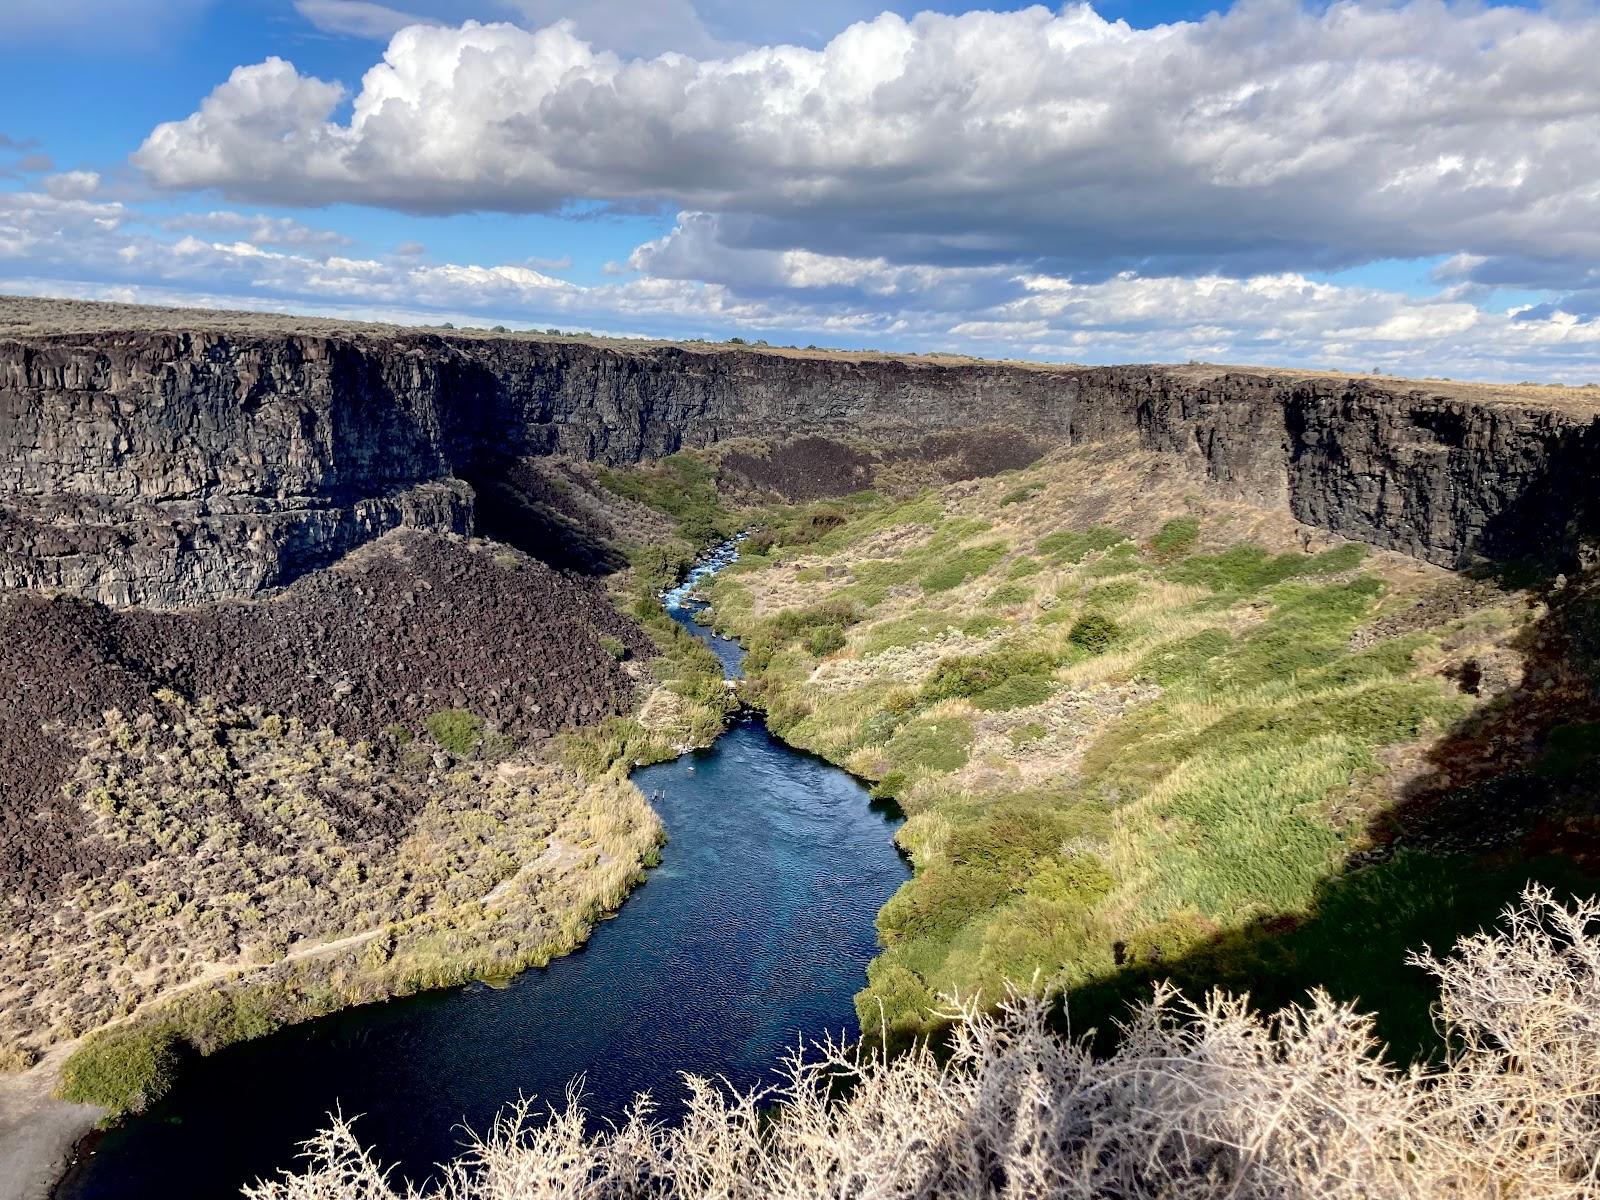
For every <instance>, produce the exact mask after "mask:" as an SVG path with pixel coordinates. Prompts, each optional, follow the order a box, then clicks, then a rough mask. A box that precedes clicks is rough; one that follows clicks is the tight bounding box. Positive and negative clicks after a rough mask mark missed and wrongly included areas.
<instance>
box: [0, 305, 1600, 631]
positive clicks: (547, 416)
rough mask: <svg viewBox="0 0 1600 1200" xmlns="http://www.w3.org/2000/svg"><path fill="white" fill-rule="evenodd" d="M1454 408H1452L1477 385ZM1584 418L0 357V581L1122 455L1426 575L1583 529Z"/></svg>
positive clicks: (669, 379)
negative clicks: (831, 452)
mask: <svg viewBox="0 0 1600 1200" xmlns="http://www.w3.org/2000/svg"><path fill="white" fill-rule="evenodd" d="M1480 391H1481V389H1480ZM1597 415H1600V401H1597V402H1595V403H1592V404H1587V405H1586V404H1584V403H1576V402H1575V403H1564V404H1555V403H1546V402H1543V401H1541V400H1540V399H1538V398H1537V397H1531V398H1528V399H1520V398H1519V397H1518V396H1517V395H1516V394H1515V393H1510V394H1507V395H1485V394H1475V393H1473V392H1472V390H1471V389H1463V388H1454V389H1452V388H1450V387H1448V386H1443V385H1441V386H1439V387H1435V386H1434V385H1399V384H1393V383H1379V382H1375V381H1369V380H1362V379H1351V378H1343V377H1340V378H1315V377H1313V378H1303V377H1294V376H1291V375H1288V374H1285V373H1281V372H1261V373H1255V372H1250V371H1222V370H1217V369H1209V368H1161V367H1108V368H1032V367H1024V366H1017V365H1008V364H998V363H979V362H972V363H965V362H950V361H940V362H931V361H927V360H918V359H896V358H887V357H884V358H872V357H843V356H840V357H825V356H796V355H785V354H780V353H770V352H761V351H753V350H752V351H730V350H720V349H718V350H705V351H701V350H691V349H686V348H682V347H663V346H643V347H638V348H633V347H623V346H608V345H597V344H593V343H587V342H555V341H541V340H533V339H528V338H515V337H508V338H499V339H494V338H481V337H468V336H458V337H441V336H437V335H433V334H428V333H421V332H417V333H411V332H394V333H370V334H369V333H348V334H331V333H330V334H310V333H293V332H261V333H259V334H251V333H231V332H230V333H221V332H212V333H207V332H194V333H165V332H129V333H110V332H94V333H79V334H52V335H33V334H28V335H24V336H21V337H18V338H12V339H6V340H0V587H7V588H30V589H60V590H63V591H67V592H70V593H73V594H76V595H81V596H86V597H91V598H94V599H99V600H102V601H104V602H106V603H108V604H113V605H117V606H126V605H149V606H154V607H169V608H170V607H179V606H185V605H191V604H198V603H204V602H207V601H211V600H216V599H219V598H226V597H243V596H251V595H256V594H258V593H260V592H262V591H263V590H266V589H269V588H272V587H276V586H280V585H283V584H285V583H287V582H289V581H291V580H292V579H294V578H296V577H298V576H299V575H301V574H303V573H305V572H306V571H308V570H311V569H314V568H316V567H319V566H323V565H326V564H327V563H329V562H332V561H334V560H335V559H337V558H338V557H339V556H341V555H342V554H344V553H346V552H348V551H349V550H350V549H352V548H354V547H355V546H358V545H361V544H364V543H366V542H368V541H371V540H373V539H374V538H376V537H377V536H379V535H381V534H382V533H384V532H386V531H388V530H390V529H394V528H399V527H417V528H424V529H432V530H437V531H448V532H461V531H465V530H468V529H470V528H471V526H472V522H473V500H474V496H473V490H472V488H470V487H469V486H467V485H466V484H465V483H463V482H462V480H463V479H464V478H473V479H475V480H478V481H480V482H481V481H483V480H484V479H486V478H488V479H492V478H493V475H494V472H495V471H496V470H497V469H499V464H503V463H508V462H511V461H513V460H514V459H515V458H516V457H517V456H528V455H544V454H553V453H559V454H564V455H570V456H574V457H578V458H586V459H592V460H598V461H603V462H607V463H613V464H616V463H627V462H633V461H637V460H639V459H640V458H647V457H654V456H659V455H663V454H669V453H671V452H673V451H675V450H678V449H681V448H683V447H685V446H707V445H711V444H713V443H716V442H720V441H724V440H727V439H730V438H760V439H766V440H782V439H787V438H798V437H805V436H822V437H831V438H839V439H855V440H860V441H864V442H866V443H868V444H871V445H874V446H885V445H896V444H909V443H912V442H915V441H917V440H918V439H921V438H924V437H926V436H927V435H930V434H938V433H948V432H949V431H953V430H965V429H973V428H978V427H988V428H997V429H1003V430H1006V431H1008V432H1009V433H1011V434H1013V435H1015V436H1018V437H1023V438H1026V439H1028V440H1030V441H1035V442H1039V443H1044V444H1048V443H1057V442H1062V441H1073V442H1082V441H1096V440H1103V439H1109V438H1124V437H1128V436H1130V435H1136V436H1137V438H1138V439H1139V441H1140V443H1141V444H1143V445H1144V446H1146V447H1148V448H1152V449H1158V450H1162V451H1167V452H1171V453H1174V454H1177V455H1180V456H1182V457H1184V458H1186V459H1189V460H1191V461H1193V462H1194V463H1195V464H1196V465H1197V466H1199V467H1201V468H1202V469H1203V471H1204V473H1205V476H1206V477H1207V478H1208V479H1210V480H1211V481H1212V482H1213V484H1214V486H1215V487H1216V488H1217V490H1218V491H1219V492H1220V493H1222V494H1224V495H1227V496H1229V497H1230V498H1237V499H1243V500H1248V501H1251V502H1254V503H1260V504H1266V505H1269V506H1273V507H1287V508H1288V509H1289V510H1290V511H1292V512H1293V513H1294V515H1295V516H1296V517H1298V518H1299V519H1301V520H1303V521H1306V522H1308V523H1310V524H1314V525H1319V526H1322V527H1325V528H1327V529H1330V530H1333V531H1335V532H1338V533H1341V534H1344V535H1346V536H1349V537H1352V538H1359V539H1361V540H1364V541H1368V542H1371V543H1374V544H1376V545H1381V546H1386V547H1391V548H1394V549H1398V550H1403V551H1405V552H1407V553H1410V554H1414V555H1416V556H1417V557H1419V558H1423V559H1426V560H1427V561H1430V562H1434V563H1439V564H1443V565H1450V566H1459V565H1463V564H1466V563H1468V562H1471V561H1473V560H1474V559H1477V558H1480V557H1488V558H1507V557H1516V556H1520V555H1522V554H1526V553H1528V552H1530V551H1533V550H1562V549H1564V548H1566V547H1568V546H1569V545H1571V544H1573V543H1574V539H1575V538H1576V537H1577V536H1578V535H1579V534H1580V533H1584V532H1586V531H1587V530H1588V529H1589V526H1590V523H1591V521H1592V513H1591V509H1590V502H1589V493H1590V491H1591V490H1592V486H1591V468H1590V466H1589V464H1590V463H1591V462H1593V461H1594V457H1593V456H1594V454H1595V452H1596V451H1597V450H1600V425H1597Z"/></svg>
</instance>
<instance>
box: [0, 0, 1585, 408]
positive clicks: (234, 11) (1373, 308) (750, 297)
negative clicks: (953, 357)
mask: <svg viewBox="0 0 1600 1200" xmlns="http://www.w3.org/2000/svg"><path fill="white" fill-rule="evenodd" d="M11 6H12V10H11V11H10V12H9V15H8V16H7V17H6V18H4V19H5V21H6V22H7V33H8V34H9V36H8V37H7V38H6V39H5V40H4V42H3V43H0V290H6V291H13V292H31V293H50V294H64V295H81V296H89V297H104V298H118V299H137V300H149V301H153V302H182V303H203V304H209V305H243V306H250V307H262V308H276V309H283V310H289V311H307V312H327V313H337V314H348V315H351V316H370V317H376V318H382V319H396V320H405V321H417V322H424V323H426V322H436V321H441V320H446V319H452V320H455V321H456V322H457V323H458V324H460V323H476V324H489V323H505V324H510V325H517V326H521V325H532V326H537V327H546V326H558V327H564V328H580V327H581V328H590V329H597V330H603V331H607V332H616V333H625V334H663V335H669V336H708V337H726V336H730V335H734V334H738V335H742V336H745V337H759V338H766V339H769V340H772V341H774V342H792V343H795V344H802V345H803V344H821V345H841V346H880V347H885V348H896V349H909V350H927V349H956V350H964V351H968V352H972V353H978V354H984V355H993V356H1004V357H1033V358H1041V359H1071V360H1078V361H1121V360H1129V359H1135V360H1150V359H1182V358H1203V359H1206V360H1210V361H1268V362H1281V363H1285V364H1290V365H1297V364H1299V365H1306V366H1342V367H1347V368H1355V369H1368V368H1380V369H1383V370H1385V371H1394V372H1396V373H1401V372H1405V373H1414V374H1421V373H1425V374H1440V375H1452V376H1461V377H1468V376H1480V377H1489V378H1525V377H1532V378H1549V379H1558V380H1563V381H1567V382H1584V381H1587V380H1588V379H1591V378H1600V320H1597V317H1600V148H1597V147H1600V138H1597V137H1595V135H1594V134H1595V130H1596V129H1597V128H1600V83H1597V82H1596V79H1595V75H1594V72H1593V69H1592V63H1593V62H1594V61H1600V16H1597V14H1596V10H1595V8H1594V6H1593V5H1591V4H1582V3H1580V4H1571V3H1567V4H1562V5H1560V6H1559V7H1555V8H1550V9H1545V8H1541V7H1539V6H1537V5H1528V6H1522V7H1514V6H1508V5H1499V6H1496V5H1484V4H1474V5H1470V6H1467V5H1459V6H1458V5H1449V4H1445V3H1442V2H1416V3H1393V4H1366V3H1361V4H1357V3H1347V4H1334V5H1319V6H1317V7H1303V6H1297V5H1296V4H1295V3H1293V2H1292V0H1250V2H1249V3H1246V4H1242V5H1238V6H1234V7H1231V8H1229V7H1224V8H1223V9H1221V10H1220V11H1213V9H1212V8H1211V6H1205V5H1193V4H1182V3H1172V4H1150V3H1131V2H1126V0H1124V2H1122V3H1112V2H1109V0H1107V2H1106V3H1102V4H1099V5H1096V6H1094V7H1093V8H1088V7H1082V8H1080V7H1078V6H1067V7H1064V8H1058V9H1054V10H1051V9H1042V8H1023V7H1021V6H1015V7H1010V8H1006V7H1002V8H1000V9H998V10H996V9H972V8H969V7H968V6H964V5H956V4H948V3H946V4H942V5H911V4H902V5H896V6H889V7H885V6H883V5H881V4H863V3H855V2H853V0H817V2H815V3H812V4H808V5H806V6H803V7H802V6H793V5H751V4H737V3H732V2H729V0H653V2H652V3H648V4H647V3H640V2H637V0H601V2H600V3H594V2H591V3H589V4H571V3H563V2H562V0H412V2H410V3H407V2H406V0H396V2H395V3H394V4H377V3H371V2H368V0H227V2H223V0H11ZM471 20H477V21H483V22H503V23H507V24H503V25H501V26H499V27H498V28H497V29H495V30H490V31H485V30H482V29H478V30H474V29H472V28H471V27H468V26H466V25H465V24H464V23H465V22H468V21H471ZM557 22H562V24H559V25H558V24H557ZM858 22H860V23H863V24H860V25H857V24H856V23H858ZM853 25H854V26H855V28H854V29H852V28H851V27H852V26H853ZM391 39H393V40H392V43H391ZM783 47H791V49H784V48H783ZM662 54H667V55H668V57H667V58H665V59H662V58H658V56H659V55H662ZM386 56H387V57H386ZM385 62H387V66H385V67H383V68H382V69H381V70H379V71H376V72H374V75H373V76H371V77H369V76H368V75H367V73H368V72H369V71H372V70H373V68H375V67H378V66H379V65H380V64H383V63H385ZM364 79H365V80H366V82H364Z"/></svg>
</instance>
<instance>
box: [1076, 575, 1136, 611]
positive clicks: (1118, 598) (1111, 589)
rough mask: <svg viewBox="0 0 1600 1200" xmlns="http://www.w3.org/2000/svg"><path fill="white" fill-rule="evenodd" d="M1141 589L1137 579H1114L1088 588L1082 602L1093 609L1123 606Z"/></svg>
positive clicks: (1131, 601)
mask: <svg viewBox="0 0 1600 1200" xmlns="http://www.w3.org/2000/svg"><path fill="white" fill-rule="evenodd" d="M1143 590H1144V589H1143V588H1141V587H1140V586H1139V583H1138V581H1137V580H1133V579H1114V580H1112V581H1111V582H1110V583H1101V584H1097V585H1095V586H1094V587H1092V588H1090V589H1089V590H1088V591H1087V592H1085V593H1084V597H1083V602H1084V604H1085V606H1087V607H1089V608H1093V609H1100V610H1104V609H1108V608H1124V607H1126V606H1127V605H1129V604H1131V603H1133V601H1135V600H1137V599H1138V598H1139V593H1140V592H1141V591H1143Z"/></svg>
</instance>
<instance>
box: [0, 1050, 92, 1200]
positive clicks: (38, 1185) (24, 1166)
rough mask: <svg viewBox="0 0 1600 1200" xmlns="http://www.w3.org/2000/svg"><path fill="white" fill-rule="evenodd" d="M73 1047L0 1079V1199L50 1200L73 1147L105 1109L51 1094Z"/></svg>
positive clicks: (54, 1052)
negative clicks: (57, 1097)
mask: <svg viewBox="0 0 1600 1200" xmlns="http://www.w3.org/2000/svg"><path fill="white" fill-rule="evenodd" d="M72 1050H73V1046H72V1045H66V1046H58V1047H56V1048H55V1049H54V1050H52V1051H51V1052H50V1053H49V1054H47V1055H46V1056H45V1057H44V1058H43V1059H41V1060H40V1061H39V1062H38V1064H36V1065H35V1066H34V1068H33V1069H32V1070H31V1071H24V1072H22V1073H21V1074H17V1075H0V1200H49V1196H50V1192H51V1189H52V1188H54V1187H55V1184H56V1180H57V1179H59V1178H60V1177H61V1172H62V1170H63V1169H64V1168H65V1167H66V1165H67V1163H68V1162H69V1161H70V1160H71V1158H72V1152H73V1147H75V1146H76V1145H77V1144H78V1142H79V1140H81V1139H82V1138H83V1136H84V1135H85V1134H86V1133H88V1132H89V1131H90V1130H91V1129H93V1128H94V1126H95V1122H96V1121H98V1120H99V1119H100V1118H101V1116H103V1115H104V1113H105V1110H104V1109H102V1108H96V1107H95V1106H94V1105H92V1104H69V1103H68V1102H67V1101H65V1100H57V1099H56V1098H55V1097H54V1096H52V1095H51V1092H52V1091H54V1090H55V1086H56V1083H57V1082H58V1081H59V1080H60V1078H61V1064H62V1063H63V1062H65V1061H66V1059H67V1056H68V1055H69V1054H71V1053H72Z"/></svg>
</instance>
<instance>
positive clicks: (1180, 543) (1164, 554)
mask: <svg viewBox="0 0 1600 1200" xmlns="http://www.w3.org/2000/svg"><path fill="white" fill-rule="evenodd" d="M1199 540H1200V521H1199V518H1197V517H1178V518H1176V519H1175V520H1171V521H1168V522H1167V523H1166V524H1165V525H1163V526H1162V527H1161V528H1160V529H1158V530H1157V531H1156V533H1155V535H1154V536H1153V537H1152V538H1151V539H1150V553H1151V554H1152V555H1154V557H1155V560H1156V561H1157V562H1170V561H1171V560H1172V559H1174V558H1177V557H1178V555H1180V554H1182V553H1184V552H1185V551H1187V550H1189V549H1190V548H1191V547H1193V546H1194V544H1195V543H1196V542H1198V541H1199Z"/></svg>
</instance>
